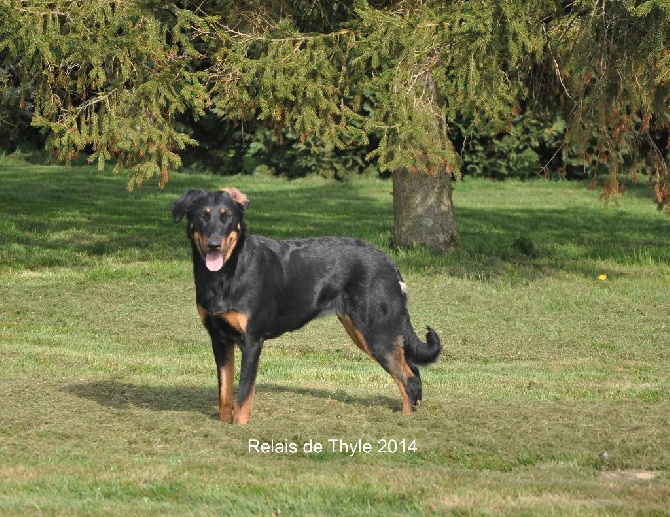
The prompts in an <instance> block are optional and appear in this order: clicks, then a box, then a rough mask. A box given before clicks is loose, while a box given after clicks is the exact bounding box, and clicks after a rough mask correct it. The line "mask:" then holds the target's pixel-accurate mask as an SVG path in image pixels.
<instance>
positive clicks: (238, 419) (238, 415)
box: [233, 383, 256, 425]
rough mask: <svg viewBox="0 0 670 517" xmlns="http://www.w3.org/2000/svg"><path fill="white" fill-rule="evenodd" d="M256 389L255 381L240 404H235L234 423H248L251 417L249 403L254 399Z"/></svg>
mask: <svg viewBox="0 0 670 517" xmlns="http://www.w3.org/2000/svg"><path fill="white" fill-rule="evenodd" d="M255 390H256V383H254V384H252V385H251V389H250V390H249V396H248V397H247V399H246V400H245V401H244V402H242V405H239V406H238V405H237V404H235V420H234V421H233V423H234V424H238V425H244V424H248V423H249V418H250V417H251V405H252V403H253V401H254V391H255Z"/></svg>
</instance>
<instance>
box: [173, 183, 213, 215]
mask: <svg viewBox="0 0 670 517" xmlns="http://www.w3.org/2000/svg"><path fill="white" fill-rule="evenodd" d="M206 195H207V191H206V190H202V189H197V190H188V191H186V192H184V194H183V195H182V196H181V197H180V198H179V199H177V201H175V202H174V204H173V205H172V220H173V221H174V222H175V223H178V222H179V221H181V220H182V219H183V218H184V215H186V214H187V213H188V211H189V210H191V208H193V205H195V204H196V203H197V202H198V200H199V199H200V198H202V197H203V196H206Z"/></svg>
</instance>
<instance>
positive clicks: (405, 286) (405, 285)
mask: <svg viewBox="0 0 670 517" xmlns="http://www.w3.org/2000/svg"><path fill="white" fill-rule="evenodd" d="M399 283H400V290H401V291H402V294H404V295H405V296H407V284H406V283H405V282H399Z"/></svg>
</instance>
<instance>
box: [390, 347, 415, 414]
mask: <svg viewBox="0 0 670 517" xmlns="http://www.w3.org/2000/svg"><path fill="white" fill-rule="evenodd" d="M387 360H388V369H389V373H390V374H391V377H393V380H394V381H395V383H396V384H397V385H398V388H400V395H401V396H402V414H403V415H411V414H412V406H411V404H410V401H409V396H408V395H407V390H406V389H405V384H407V380H408V379H409V378H410V377H412V376H413V375H414V374H413V373H412V369H411V368H410V367H409V365H408V364H407V360H406V359H405V348H404V347H403V340H402V337H399V338H398V340H397V341H396V342H395V345H394V347H393V352H392V353H391V355H390V356H389V357H388V358H387Z"/></svg>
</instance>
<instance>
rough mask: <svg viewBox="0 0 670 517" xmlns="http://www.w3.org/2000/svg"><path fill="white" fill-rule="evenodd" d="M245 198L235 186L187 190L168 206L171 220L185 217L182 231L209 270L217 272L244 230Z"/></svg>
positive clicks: (247, 200)
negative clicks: (185, 220)
mask: <svg viewBox="0 0 670 517" xmlns="http://www.w3.org/2000/svg"><path fill="white" fill-rule="evenodd" d="M248 204H249V199H248V198H247V196H245V195H244V194H243V193H242V192H240V191H239V190H237V189H236V188H223V189H221V190H218V191H216V192H207V191H205V190H189V191H187V192H185V193H184V194H183V195H182V196H181V197H180V198H179V199H177V201H175V202H174V204H173V205H172V219H173V220H174V222H175V223H178V222H179V221H181V220H182V219H183V218H184V216H185V215H186V216H187V220H188V226H187V228H186V232H187V233H188V236H189V238H190V239H191V240H192V241H193V245H194V246H195V248H196V249H197V250H198V253H199V254H200V257H202V260H203V261H204V262H205V265H206V266H207V269H209V270H210V271H219V270H220V269H221V268H222V267H223V266H224V265H225V264H226V262H228V259H230V256H231V255H232V254H233V251H234V250H235V247H236V246H237V242H238V240H239V238H240V236H241V235H242V233H243V232H244V221H243V219H242V217H243V215H244V211H245V210H246V208H247V205H248Z"/></svg>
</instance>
